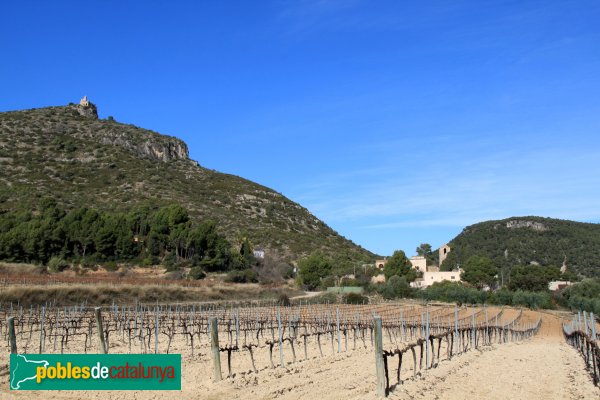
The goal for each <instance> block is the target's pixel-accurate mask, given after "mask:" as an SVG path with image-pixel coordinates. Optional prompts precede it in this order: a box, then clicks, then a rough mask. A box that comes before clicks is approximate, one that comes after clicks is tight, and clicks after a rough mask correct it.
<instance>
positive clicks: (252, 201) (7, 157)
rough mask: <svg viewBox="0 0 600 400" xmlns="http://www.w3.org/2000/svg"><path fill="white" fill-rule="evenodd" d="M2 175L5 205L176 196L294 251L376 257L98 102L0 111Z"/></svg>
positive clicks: (238, 231)
mask: <svg viewBox="0 0 600 400" xmlns="http://www.w3.org/2000/svg"><path fill="white" fill-rule="evenodd" d="M0 183H1V184H0V210H2V209H3V210H17V209H35V208H36V207H37V206H38V205H39V203H40V201H41V199H43V198H46V197H52V198H55V199H56V200H57V201H58V202H59V204H62V205H64V206H66V207H69V208H72V207H78V206H88V207H97V208H100V209H106V210H128V209H130V208H132V207H133V206H135V205H137V204H140V203H144V202H150V203H154V204H158V205H161V204H168V203H178V204H181V205H182V206H184V207H186V208H187V209H188V210H189V212H190V215H191V216H192V217H193V218H196V219H212V220H214V221H216V222H217V223H218V224H219V228H220V229H221V230H222V231H223V233H224V234H225V235H226V236H228V238H229V239H232V240H233V241H235V240H236V239H237V238H238V237H239V236H240V235H242V234H243V235H247V236H248V237H249V238H250V240H251V241H252V243H253V244H254V245H255V246H256V247H262V248H264V249H265V250H267V252H272V253H277V254H278V255H279V256H281V257H285V258H287V259H292V260H293V259H296V258H298V257H299V256H302V255H305V254H308V253H310V252H312V251H314V250H317V249H320V250H323V251H324V252H326V253H329V254H332V255H338V256H342V255H343V256H344V257H347V258H350V259H352V260H369V259H370V258H372V257H373V254H372V253H370V252H369V251H367V250H365V249H363V248H361V247H360V246H357V245H355V244H354V243H352V242H351V241H349V240H347V239H345V238H343V237H341V236H340V235H338V234H337V233H336V232H334V231H333V230H332V229H331V228H329V227H328V226H327V225H326V224H324V223H323V222H322V221H320V220H319V219H317V218H316V217H315V216H313V215H312V214H311V213H310V212H309V211H308V210H307V209H305V208H303V207H302V206H300V205H299V204H296V203H294V202H293V201H291V200H289V199H287V198H286V197H284V196H282V195H281V194H279V193H277V192H275V191H273V190H271V189H269V188H267V187H264V186H261V185H259V184H256V183H254V182H251V181H248V180H246V179H243V178H240V177H237V176H233V175H228V174H223V173H219V172H216V171H213V170H209V169H206V168H203V167H201V166H200V165H198V163H197V162H195V161H192V160H190V159H189V158H188V150H187V146H186V144H185V143H184V142H183V141H181V140H179V139H177V138H173V137H169V136H165V135H160V134H158V133H156V132H152V131H149V130H146V129H142V128H138V127H136V126H133V125H127V124H122V123H118V122H115V121H114V120H112V119H111V118H109V119H107V120H102V119H98V117H97V113H96V108H95V106H93V105H92V104H90V105H85V106H82V105H75V104H70V105H68V106H64V107H47V108H39V109H32V110H24V111H14V112H2V113H0Z"/></svg>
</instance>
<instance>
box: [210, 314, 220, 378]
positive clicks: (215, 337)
mask: <svg viewBox="0 0 600 400" xmlns="http://www.w3.org/2000/svg"><path fill="white" fill-rule="evenodd" d="M210 347H211V353H212V361H213V373H214V378H215V381H216V382H218V381H220V380H221V379H223V378H222V376H221V353H220V352H219V325H218V322H217V318H216V317H212V318H211V319H210Z"/></svg>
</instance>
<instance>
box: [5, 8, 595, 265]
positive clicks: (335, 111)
mask: <svg viewBox="0 0 600 400" xmlns="http://www.w3.org/2000/svg"><path fill="white" fill-rule="evenodd" d="M598 21H600V3H598V2H597V1H485V2H483V1H432V2H412V4H411V3H409V2H402V1H358V0H356V1H353V0H347V1H337V0H304V1H302V0H301V1H252V2H249V1H235V2H233V1H230V2H227V1H223V2H216V1H189V2H184V1H172V2H159V1H139V2H134V1H95V2H94V1H87V2H80V1H70V2H65V1H52V2H50V1H47V2H41V1H18V2H3V3H2V4H1V5H0V34H1V37H2V38H3V40H2V46H1V53H0V54H1V56H0V57H1V60H2V62H0V84H1V85H0V110H3V111H4V110H14V109H23V108H33V107H42V106H47V105H59V104H66V103H68V102H71V101H73V102H75V101H77V100H78V99H79V98H80V97H81V96H83V95H84V94H87V95H88V96H89V97H90V99H91V100H92V101H93V102H95V103H96V104H97V105H98V107H99V112H100V116H101V117H107V116H109V115H112V116H114V117H115V119H117V120H118V121H121V122H126V123H133V124H136V125H139V126H143V127H145V128H149V129H153V130H156V131H159V132H161V133H165V134H171V135H174V136H178V137H180V138H182V139H184V140H185V141H186V142H187V143H188V145H189V148H190V155H191V157H192V158H193V159H195V160H198V161H199V162H200V164H201V165H203V166H205V167H207V168H212V169H216V170H219V171H223V172H227V173H232V174H236V175H240V176H243V177H245V178H248V179H251V180H253V181H256V182H259V183H261V184H264V185H266V186H269V187H271V188H273V189H275V190H277V191H279V192H281V193H283V194H284V195H286V196H288V197H289V198H291V199H292V200H294V201H297V202H299V203H301V204H302V205H303V206H305V207H307V208H308V209H309V210H310V211H311V212H313V213H314V214H315V215H316V216H318V217H319V218H321V219H323V220H324V221H325V222H326V223H328V224H329V225H330V226H332V227H333V228H334V229H335V230H337V231H338V232H339V233H341V234H343V235H344V236H346V237H348V238H350V239H351V240H353V241H355V242H356V243H359V244H361V245H363V246H364V247H366V248H368V249H370V250H372V251H374V252H376V253H378V254H391V253H392V252H393V250H395V249H403V250H405V251H406V252H407V253H408V254H413V253H414V249H415V247H416V246H417V245H418V244H419V243H422V242H429V243H431V244H432V245H433V246H434V247H438V246H439V245H441V244H443V243H444V242H446V241H448V240H450V239H451V238H452V237H454V236H455V235H456V234H458V233H459V232H460V231H461V230H462V228H463V227H464V226H466V225H469V224H472V223H476V222H479V221H483V220H488V219H498V218H506V217H510V216H515V215H541V216H549V217H556V218H564V219H574V220H579V221H590V222H599V221H600V207H598V204H600V143H599V139H598V136H599V135H598V133H599V132H600V24H599V23H598Z"/></svg>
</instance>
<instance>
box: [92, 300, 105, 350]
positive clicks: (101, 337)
mask: <svg viewBox="0 0 600 400" xmlns="http://www.w3.org/2000/svg"><path fill="white" fill-rule="evenodd" d="M100 310H101V309H100V307H96V308H94V314H95V315H96V327H97V328H98V340H99V341H100V349H101V350H102V353H104V354H108V349H107V348H106V339H105V338H104V327H103V326H102V313H101V311H100Z"/></svg>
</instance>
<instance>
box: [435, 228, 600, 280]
mask: <svg viewBox="0 0 600 400" xmlns="http://www.w3.org/2000/svg"><path fill="white" fill-rule="evenodd" d="M450 247H451V248H452V252H451V253H450V254H449V256H448V258H447V259H446V261H444V264H443V265H442V267H443V268H446V269H448V268H451V267H452V266H454V265H456V263H458V264H464V263H465V262H466V260H467V259H468V258H469V257H471V256H472V255H479V256H487V257H489V258H491V259H492V260H493V261H494V262H495V264H496V265H498V266H500V267H503V268H510V267H512V266H516V265H527V264H531V263H538V264H540V265H542V266H557V267H560V266H562V265H563V263H564V264H565V265H566V266H567V268H568V270H569V271H571V272H574V273H577V274H579V275H581V276H586V277H600V224H591V223H583V222H575V221H566V220H560V219H552V218H542V217H512V218H507V219H503V220H499V221H486V222H481V223H478V224H475V225H471V226H468V227H466V228H465V229H464V230H463V231H462V232H461V233H460V234H459V235H458V236H456V237H455V238H454V239H452V240H451V241H450Z"/></svg>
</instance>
